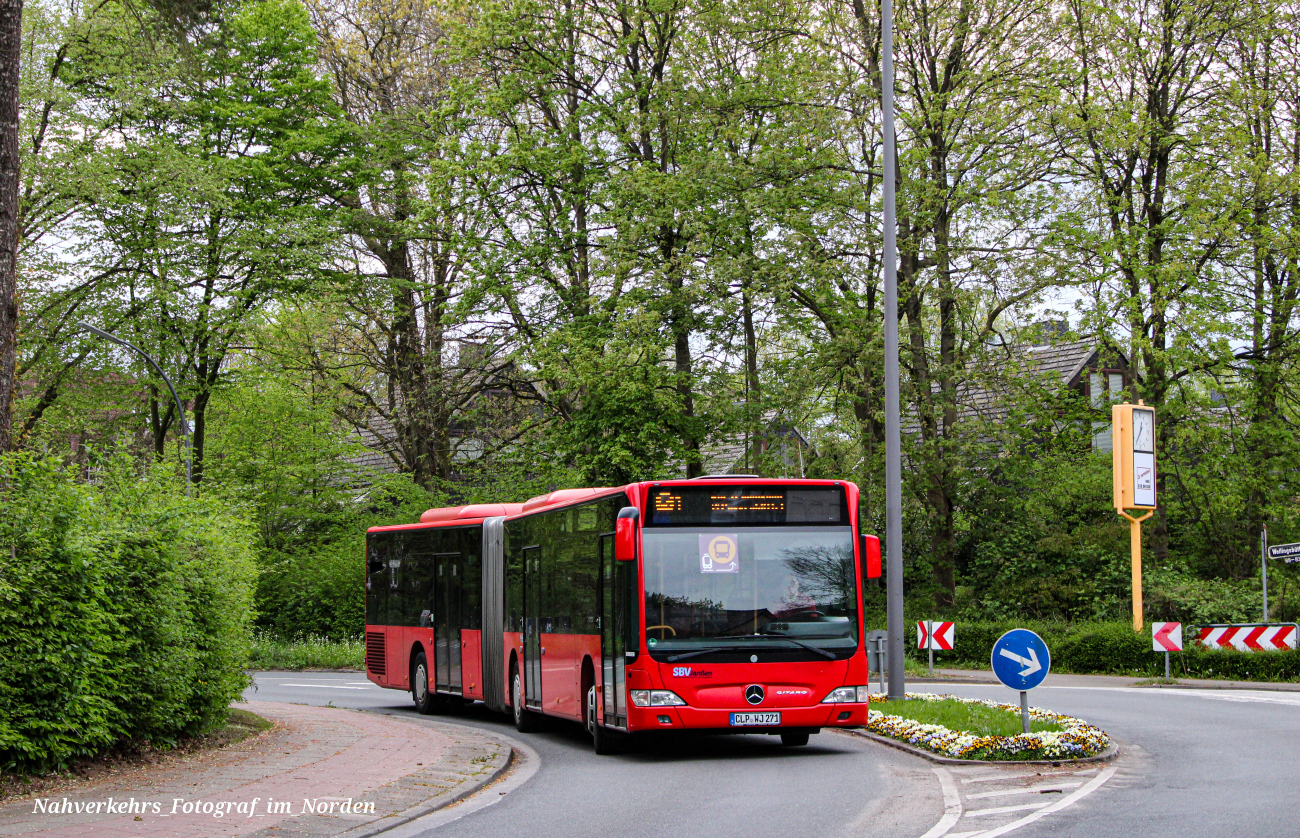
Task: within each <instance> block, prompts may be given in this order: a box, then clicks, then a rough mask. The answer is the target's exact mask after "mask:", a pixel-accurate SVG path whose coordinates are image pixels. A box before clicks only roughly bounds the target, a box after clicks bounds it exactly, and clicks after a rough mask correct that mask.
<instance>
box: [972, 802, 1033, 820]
mask: <svg viewBox="0 0 1300 838" xmlns="http://www.w3.org/2000/svg"><path fill="white" fill-rule="evenodd" d="M1051 805H1052V804H1050V803H1022V804H1021V805H1019V806H996V807H994V808H992V809H967V810H966V816H967V817H974V816H976V815H1004V814H1006V813H1007V812H1023V811H1025V810H1026V809H1044V808H1046V807H1048V806H1051Z"/></svg>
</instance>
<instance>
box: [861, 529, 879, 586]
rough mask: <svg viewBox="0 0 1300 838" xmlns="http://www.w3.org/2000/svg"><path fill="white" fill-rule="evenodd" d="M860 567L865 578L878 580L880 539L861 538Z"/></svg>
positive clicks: (865, 536) (872, 536)
mask: <svg viewBox="0 0 1300 838" xmlns="http://www.w3.org/2000/svg"><path fill="white" fill-rule="evenodd" d="M862 567H863V568H864V569H865V570H866V578H868V579H879V578H880V539H879V538H877V537H876V536H874V535H864V536H862Z"/></svg>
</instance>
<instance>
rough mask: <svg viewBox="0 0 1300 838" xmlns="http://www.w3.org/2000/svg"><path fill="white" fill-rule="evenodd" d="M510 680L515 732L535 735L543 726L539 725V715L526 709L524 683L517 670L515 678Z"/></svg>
mask: <svg viewBox="0 0 1300 838" xmlns="http://www.w3.org/2000/svg"><path fill="white" fill-rule="evenodd" d="M510 680H511V685H510V707H511V709H512V710H514V713H515V730H517V731H519V732H520V733H533V732H534V731H536V730H538V729H539V728H540V727H541V725H540V724H538V719H537V714H536V713H534V712H532V711H531V710H528V709H527V708H526V707H524V683H523V681H521V680H520V679H519V671H518V670H515V673H514V677H512V678H511V679H510Z"/></svg>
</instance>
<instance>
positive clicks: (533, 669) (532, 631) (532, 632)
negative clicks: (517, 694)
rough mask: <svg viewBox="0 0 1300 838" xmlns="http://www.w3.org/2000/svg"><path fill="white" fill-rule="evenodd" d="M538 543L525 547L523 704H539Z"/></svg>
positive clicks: (540, 665)
mask: <svg viewBox="0 0 1300 838" xmlns="http://www.w3.org/2000/svg"><path fill="white" fill-rule="evenodd" d="M541 560H542V549H541V547H525V548H524V696H525V698H524V706H525V707H529V708H533V709H538V710H540V709H541V706H542V655H543V652H542V624H541V618H540V614H539V612H540V611H541V610H542V609H541V600H542V597H541V593H542V591H541V582H542V580H541V569H542V568H541V563H542V562H541Z"/></svg>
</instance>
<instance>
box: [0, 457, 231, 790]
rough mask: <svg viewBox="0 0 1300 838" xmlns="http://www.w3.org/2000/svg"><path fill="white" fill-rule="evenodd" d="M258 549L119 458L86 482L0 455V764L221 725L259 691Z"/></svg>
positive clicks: (52, 760) (205, 505)
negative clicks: (250, 685) (235, 704)
mask: <svg viewBox="0 0 1300 838" xmlns="http://www.w3.org/2000/svg"><path fill="white" fill-rule="evenodd" d="M252 543H253V541H252V533H251V531H250V528H249V526H248V525H247V523H246V522H245V521H244V520H243V519H241V518H239V517H238V516H235V515H232V514H231V513H230V512H229V511H228V510H227V509H225V508H223V507H222V506H221V505H220V504H218V503H216V502H213V501H208V500H202V499H199V500H190V499H187V498H186V497H185V496H184V489H183V484H180V483H178V482H177V481H176V480H175V478H173V477H171V476H170V475H167V474H166V473H164V472H163V471H162V470H156V471H154V472H152V473H147V474H144V475H142V474H140V472H139V470H138V468H136V467H135V466H133V464H131V463H130V461H128V460H126V459H115V460H111V461H110V462H108V463H107V464H105V467H104V470H103V471H102V472H101V473H100V474H98V475H97V476H96V483H95V485H86V484H85V483H81V482H78V481H77V480H75V479H74V475H73V474H72V473H71V472H70V471H69V470H68V469H66V468H65V467H63V466H62V465H61V464H60V463H59V462H58V461H56V460H53V459H49V460H42V459H37V458H34V457H31V456H29V455H11V456H7V457H2V458H0V648H4V650H5V654H4V656H3V658H2V659H0V767H3V768H5V769H15V770H20V771H43V770H49V769H54V768H59V767H62V766H65V765H66V764H67V763H68V762H69V761H70V760H73V759H75V758H78V757H86V756H93V755H95V754H97V753H100V752H102V751H104V750H105V749H108V748H111V747H113V746H114V745H117V744H118V743H121V742H123V741H126V740H141V741H148V742H152V743H154V744H163V745H166V744H170V743H173V742H175V741H176V740H178V739H180V738H181V737H185V736H189V735H193V734H197V733H201V732H203V731H205V730H207V729H210V728H212V727H214V726H216V725H218V724H219V723H221V721H222V720H223V719H224V718H225V711H226V708H227V706H228V705H229V703H230V701H231V700H233V699H235V698H237V697H238V696H239V694H240V693H241V691H242V690H243V688H244V687H245V686H246V685H247V676H246V675H245V673H244V664H245V661H246V660H247V657H248V636H249V624H250V621H251V618H252V608H251V603H252V590H253V583H254V576H255V565H254V559H253V549H252Z"/></svg>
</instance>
